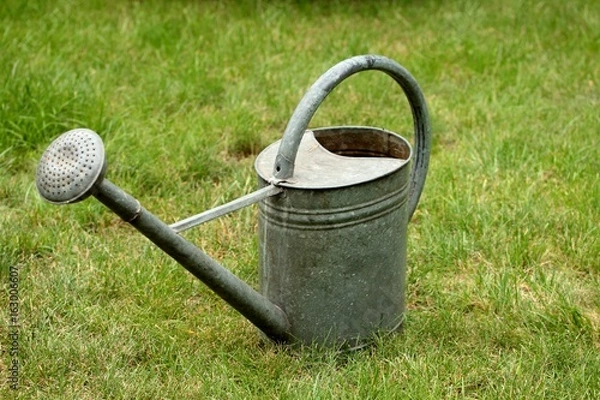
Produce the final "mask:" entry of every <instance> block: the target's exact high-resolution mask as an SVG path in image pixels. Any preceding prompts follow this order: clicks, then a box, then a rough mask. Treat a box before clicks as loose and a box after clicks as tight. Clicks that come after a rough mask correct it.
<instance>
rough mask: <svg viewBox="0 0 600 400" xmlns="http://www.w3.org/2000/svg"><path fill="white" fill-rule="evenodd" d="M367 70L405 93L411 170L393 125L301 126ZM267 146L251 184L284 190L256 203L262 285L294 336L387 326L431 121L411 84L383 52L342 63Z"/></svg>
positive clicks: (394, 317)
mask: <svg viewBox="0 0 600 400" xmlns="http://www.w3.org/2000/svg"><path fill="white" fill-rule="evenodd" d="M366 70H379V71H382V72H385V73H387V74H388V75H390V76H391V77H392V78H393V79H394V80H395V81H396V83H398V84H399V85H400V87H401V88H402V89H403V91H404V93H405V94H406V97H407V98H408V101H409V104H410V107H411V110H412V114H413V120H414V129H415V151H414V161H413V162H414V164H413V168H412V170H411V169H409V165H410V164H409V162H410V161H411V158H412V155H413V154H412V152H411V149H410V145H409V144H408V143H407V142H406V140H405V139H403V138H401V137H399V136H397V135H395V134H393V133H390V132H387V131H384V130H381V129H375V128H368V127H337V128H323V129H320V130H314V139H313V137H312V133H311V132H310V131H309V132H308V133H305V132H306V130H307V128H308V123H309V122H310V120H311V118H312V116H313V115H314V113H315V112H316V110H317V109H318V107H319V105H320V104H321V103H322V102H323V100H324V99H325V98H326V97H327V96H328V95H329V93H330V92H331V91H332V90H333V89H334V88H335V87H336V86H337V85H338V84H339V83H341V82H342V81H343V80H344V79H346V78H348V77H349V76H351V75H353V74H355V73H358V72H361V71H366ZM315 142H317V143H315ZM276 146H277V147H276V148H277V150H276V154H275V147H274V146H273V147H270V148H268V149H266V151H265V152H264V153H261V155H259V157H258V159H257V162H256V164H255V167H256V170H257V174H258V176H259V185H261V186H264V185H267V184H269V183H274V184H276V185H279V186H282V187H285V188H286V190H285V192H284V194H283V195H280V196H277V197H273V198H270V199H266V200H265V201H263V202H262V203H260V206H259V210H260V212H259V250H260V252H259V254H260V255H259V260H260V282H261V290H262V293H264V294H265V296H267V298H269V299H270V300H272V301H273V302H274V303H275V304H279V305H280V306H281V307H282V309H283V310H284V311H285V313H286V314H287V315H288V320H289V322H290V334H291V337H293V338H294V339H293V340H294V341H296V342H300V343H313V342H316V343H320V344H326V345H330V344H333V345H349V346H356V345H360V344H361V343H363V342H365V341H367V340H369V339H370V338H371V337H372V336H373V334H375V333H377V332H381V331H384V332H385V331H393V330H395V329H396V328H398V327H399V326H400V324H401V323H402V320H403V315H404V297H405V294H404V291H405V289H404V284H405V271H406V232H407V224H408V220H409V219H410V217H411V216H412V214H413V213H414V210H415V208H416V206H417V203H418V201H419V197H420V195H421V192H422V190H423V186H424V183H425V177H426V175H427V166H428V162H429V146H430V122H429V117H428V111H427V105H426V103H425V99H424V97H423V95H422V93H421V90H420V88H419V86H418V84H417V82H416V81H415V79H414V78H413V77H412V75H410V73H409V72H408V71H407V70H406V69H404V68H403V67H402V66H400V65H399V64H397V63H396V62H394V61H392V60H390V59H388V58H385V57H381V56H359V57H353V58H351V59H348V60H345V61H342V62H341V63H339V64H337V65H335V66H334V67H332V68H331V69H330V70H329V71H327V72H326V73H325V74H323V75H322V76H321V77H320V78H319V79H318V80H317V81H316V82H315V83H314V84H313V86H312V87H311V88H310V89H309V91H308V92H307V93H306V94H305V96H304V97H303V98H302V100H301V101H300V103H299V104H298V106H297V107H296V110H295V111H294V113H293V115H292V117H291V118H290V121H289V122H288V125H287V127H286V130H285V132H284V135H283V138H282V140H281V142H280V143H279V144H277V145H276ZM381 157H385V158H384V159H381ZM389 159H392V160H389ZM394 159H395V160H394ZM270 163H272V165H273V169H272V172H271V173H270V174H269V173H268V172H267V168H268V165H269V164H270Z"/></svg>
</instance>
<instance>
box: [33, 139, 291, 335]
mask: <svg viewBox="0 0 600 400" xmlns="http://www.w3.org/2000/svg"><path fill="white" fill-rule="evenodd" d="M105 172H106V158H105V153H104V145H103V143H102V140H101V139H100V137H99V136H98V135H97V134H96V133H95V132H93V131H91V130H89V129H75V130H71V131H69V132H66V133H64V134H62V135H61V136H59V137H58V138H57V139H55V140H54V141H53V142H52V143H51V144H50V146H49V147H48V149H47V150H46V151H45V152H44V154H43V155H42V158H41V160H40V163H39V165H38V168H37V173H36V186H37V189H38V192H39V193H40V195H41V196H42V197H43V198H44V199H45V200H46V201H48V202H50V203H53V204H69V203H74V202H78V201H81V200H83V199H85V198H87V197H89V196H90V195H93V196H95V197H96V198H97V199H98V200H99V201H100V202H102V203H103V204H104V205H105V206H107V207H108V208H110V209H111V210H112V211H114V212H115V213H116V214H117V215H119V217H121V218H122V219H123V220H124V221H126V222H128V223H130V224H131V225H133V226H134V227H135V228H136V229H137V230H138V231H140V232H141V233H142V234H143V235H144V236H146V237H147V238H148V239H150V240H151V241H152V242H153V243H154V244H156V245H157V246H158V247H160V248H161V249H162V250H163V251H165V252H166V253H167V254H169V255H170V256H171V257H172V258H173V259H175V260H176V261H177V262H179V263H180V264H181V265H182V266H183V267H185V268H186V269H187V270H188V271H189V272H191V273H192V274H193V275H194V276H196V277H197V278H198V279H200V280H201V281H203V282H204V283H205V284H206V285H207V286H208V287H210V288H211V289H212V290H213V291H214V292H215V293H217V294H218V295H219V296H220V297H221V298H223V299H224V300H225V301H227V302H228V303H229V304H230V305H231V306H232V307H234V308H235V309H236V310H238V311H239V312H240V313H241V314H242V315H244V316H245V317H246V318H248V320H250V322H252V323H253V324H254V325H256V326H257V327H258V328H259V329H260V330H261V331H262V332H264V333H265V334H266V335H267V336H268V337H269V338H271V339H273V340H274V341H288V340H289V337H288V332H289V322H288V319H287V316H286V314H285V313H284V312H283V310H282V309H281V308H280V307H279V306H277V305H276V304H274V303H272V302H271V301H270V300H268V299H267V298H266V297H264V296H263V295H261V294H260V293H258V292H257V291H255V290H254V289H253V288H252V287H250V286H249V285H248V284H246V283H245V282H244V281H242V280H241V279H239V278H238V277H237V276H235V275H234V274H232V273H231V272H230V271H229V270H227V269H226V268H224V267H223V266H221V265H220V264H219V263H218V262H217V261H215V260H214V259H212V258H211V257H209V256H208V255H207V254H206V253H204V252H203V251H202V250H200V249H199V248H198V247H196V246H195V245H193V244H192V243H190V242H189V241H187V240H186V239H184V238H183V237H182V236H180V235H178V234H177V232H176V231H175V230H174V229H172V228H171V227H169V226H168V225H167V224H165V223H164V222H163V221H161V220H160V219H159V218H157V217H156V216H154V215H153V214H152V213H150V212H149V211H148V210H146V209H145V208H144V207H142V205H141V204H140V202H139V201H138V200H136V199H135V198H134V197H132V196H131V195H129V194H127V193H126V192H125V191H123V190H122V189H120V188H119V187H117V186H116V185H114V184H113V183H111V182H110V181H108V180H107V179H104V175H105Z"/></svg>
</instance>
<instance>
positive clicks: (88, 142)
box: [35, 128, 106, 204]
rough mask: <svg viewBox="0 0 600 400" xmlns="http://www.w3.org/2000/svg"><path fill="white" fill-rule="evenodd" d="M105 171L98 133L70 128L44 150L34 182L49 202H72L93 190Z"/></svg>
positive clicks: (86, 195) (102, 150)
mask: <svg viewBox="0 0 600 400" xmlns="http://www.w3.org/2000/svg"><path fill="white" fill-rule="evenodd" d="M105 172H106V157H105V154H104V144H103V143H102V139H101V138H100V136H98V134H96V132H94V131H91V130H89V129H83V128H80V129H73V130H71V131H68V132H65V133H63V134H62V135H60V136H59V137H58V138H56V139H55V140H54V141H53V142H52V143H51V144H50V146H49V147H48V148H47V149H46V151H45V152H44V154H43V155H42V158H41V159H40V163H39V164H38V168H37V173H36V179H35V184H36V186H37V190H38V192H39V193H40V195H41V196H42V197H43V198H44V199H45V200H46V201H48V202H50V203H54V204H67V203H75V202H78V201H81V200H83V199H85V198H87V197H89V196H90V195H92V194H93V193H94V188H95V186H96V184H97V183H99V182H101V181H102V179H103V178H104V173H105Z"/></svg>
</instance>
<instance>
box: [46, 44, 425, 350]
mask: <svg viewBox="0 0 600 400" xmlns="http://www.w3.org/2000/svg"><path fill="white" fill-rule="evenodd" d="M367 70H377V71H382V72H384V73H386V74H387V75H389V76H390V77H391V78H392V79H393V80H394V81H396V83H398V84H399V85H400V87H401V88H402V89H403V91H404V93H405V95H406V97H407V98H408V101H409V104H410V107H411V110H412V116H413V121H414V132H415V135H414V140H415V149H414V150H413V148H412V147H411V145H410V144H409V143H408V142H407V141H406V139H404V138H402V137H400V136H399V135H397V134H395V133H393V132H390V131H387V130H385V129H380V128H374V127H361V126H339V127H326V128H319V129H313V130H308V129H307V128H308V124H309V122H310V120H311V118H312V116H313V115H314V113H315V112H316V110H317V108H318V107H319V105H320V104H321V103H322V102H323V100H324V99H325V98H326V97H327V95H328V94H329V93H330V92H331V91H332V90H333V89H334V88H335V87H336V86H337V85H338V84H340V83H341V82H342V81H343V80H344V79H346V78H348V77H349V76H351V75H353V74H356V73H358V72H361V71H367ZM429 147H430V122H429V116H428V111H427V105H426V102H425V99H424V97H423V94H422V92H421V90H420V88H419V86H418V84H417V82H416V81H415V79H414V78H413V77H412V75H411V74H410V73H409V72H408V71H407V70H406V69H405V68H403V67H402V66H401V65H399V64H397V63H396V62H395V61H393V60H391V59H388V58H386V57H383V56H375V55H364V56H357V57H353V58H349V59H347V60H345V61H342V62H340V63H338V64H337V65H335V66H334V67H332V68H331V69H329V70H328V71H327V72H326V73H325V74H323V75H322V76H321V77H320V78H319V79H318V80H317V81H316V82H315V83H314V84H313V86H312V87H311V88H310V89H309V90H308V92H307V93H306V94H305V96H304V97H303V98H302V100H301V101H300V103H299V104H298V106H297V108H296V110H295V111H294V113H293V115H292V117H291V119H290V121H289V122H288V125H287V127H286V130H285V132H284V134H283V137H282V139H281V140H280V141H278V142H276V143H273V144H271V145H270V146H268V147H267V148H266V149H264V150H263V151H262V152H261V153H260V154H259V155H258V157H257V159H256V162H255V169H256V173H257V175H258V187H259V188H258V190H257V191H255V192H253V193H250V194H248V195H246V196H243V197H240V198H239V199H236V200H233V201H232V202H230V203H227V204H224V205H221V206H219V207H216V208H214V209H211V210H208V211H205V212H203V213H200V214H198V215H194V216H191V217H189V218H186V219H184V220H182V221H179V222H177V223H174V224H171V225H167V224H166V223H164V222H162V221H161V220H160V219H159V218H157V217H156V216H154V215H153V214H151V213H150V212H149V211H147V210H146V209H145V208H144V207H142V205H141V204H140V202H139V201H138V200H136V199H135V198H134V197H132V196H131V195H129V194H127V193H125V192H124V191H123V190H121V189H120V188H118V187H117V186H115V185H114V184H113V183H111V182H110V181H108V180H107V179H105V178H104V176H105V173H106V157H105V152H104V146H103V143H102V140H101V139H100V137H99V136H98V135H97V134H96V133H94V132H93V131H91V130H89V129H74V130H71V131H69V132H66V133H64V134H62V135H61V136H59V137H58V138H57V139H55V140H54V141H53V142H52V143H51V145H50V146H49V147H48V149H47V150H46V151H45V152H44V154H43V155H42V158H41V160H40V163H39V165H38V168H37V175H36V186H37V189H38V191H39V193H40V195H41V196H42V197H43V198H44V199H45V200H47V201H49V202H51V203H55V204H68V203H75V202H78V201H81V200H83V199H85V198H87V197H88V196H90V195H93V196H95V197H96V198H97V199H98V200H99V201H100V202H102V203H103V204H104V205H106V206H107V207H108V208H110V209H111V210H113V211H114V212H115V213H116V214H118V215H119V216H120V217H121V218H122V219H123V220H124V221H126V222H128V223H130V224H131V225H133V226H134V227H135V228H136V229H138V230H139V231H140V232H141V233H142V234H144V235H145V236H146V237H147V238H148V239H150V240H151V241H152V242H153V243H155V244H156V245H157V246H158V247H160V248H161V249H162V250H163V251H165V252H166V253H167V254H168V255H170V256H171V257H172V258H174V259H175V260H176V261H177V262H178V263H180V264H181V265H182V266H183V267H185V268H186V269H187V270H188V271H189V272H191V273H192V274H193V275H195V276H196V277H197V278H199V279H200V280H202V281H203V282H204V283H205V284H206V285H207V286H209V287H210V288H211V289H212V290H214V291H215V293H217V294H218V295H219V296H220V297H221V298H223V299H224V300H225V301H226V302H228V303H229V304H230V305H231V306H232V307H234V308H235V309H236V310H238V311H239V312H240V313H241V314H242V315H244V316H245V317H246V318H247V319H248V320H249V321H250V322H252V323H253V324H254V325H255V326H256V327H258V329H260V331H262V333H263V334H264V335H266V336H267V337H268V338H270V339H272V340H274V341H276V342H287V343H292V344H315V343H316V344H320V345H327V346H348V347H354V346H361V345H363V344H364V343H367V342H368V341H369V340H370V339H372V338H373V336H374V335H375V334H378V333H382V332H393V331H396V330H397V329H398V328H399V327H400V326H401V325H402V322H403V319H404V298H405V288H404V286H405V271H406V238H407V226H408V222H409V220H410V218H411V216H412V214H413V212H414V210H415V208H416V206H417V203H418V201H419V197H420V195H421V192H422V190H423V185H424V182H425V177H426V174H427V166H428V162H429ZM254 203H259V221H258V235H259V281H260V291H256V290H255V289H253V288H252V287H251V286H249V285H248V284H246V283H245V282H244V281H242V280H241V279H239V278H238V277H237V276H235V275H234V274H232V273H231V272H230V271H229V270H228V269H226V268H225V267H223V266H221V265H220V264H219V263H218V262H217V261H215V260H214V259H212V258H211V257H209V256H208V255H207V254H206V253H204V252H203V251H202V250H200V249H199V248H198V247H197V246H195V245H194V244H192V243H190V242H189V241H187V240H186V239H185V238H184V237H182V236H181V235H180V233H181V232H183V231H184V230H186V229H189V228H191V227H194V226H197V225H199V224H201V223H204V222H206V221H209V220H212V219H214V218H217V217H219V216H222V215H225V214H227V213H230V212H232V211H234V210H238V209H240V208H243V207H246V206H248V205H250V204H254Z"/></svg>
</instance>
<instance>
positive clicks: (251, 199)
mask: <svg viewBox="0 0 600 400" xmlns="http://www.w3.org/2000/svg"><path fill="white" fill-rule="evenodd" d="M281 192H283V189H282V188H280V187H277V186H274V185H269V186H267V187H264V188H261V189H259V190H257V191H254V192H252V193H249V194H247V195H245V196H242V197H240V198H239V199H235V200H233V201H230V202H229V203H227V204H222V205H220V206H218V207H215V208H212V209H210V210H207V211H204V212H202V213H200V214H196V215H193V216H191V217H189V218H186V219H184V220H181V221H179V222H175V223H174V224H171V225H169V228H171V229H172V230H173V231H174V232H177V233H181V232H183V231H186V230H188V229H191V228H193V227H195V226H198V225H201V224H204V223H205V222H208V221H212V220H213V219H215V218H219V217H222V216H223V215H227V214H229V213H232V212H234V211H236V210H239V209H241V208H244V207H248V206H249V205H252V204H254V203H258V202H259V201H261V200H264V199H266V198H268V197H271V196H275V195H278V194H279V193H281Z"/></svg>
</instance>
